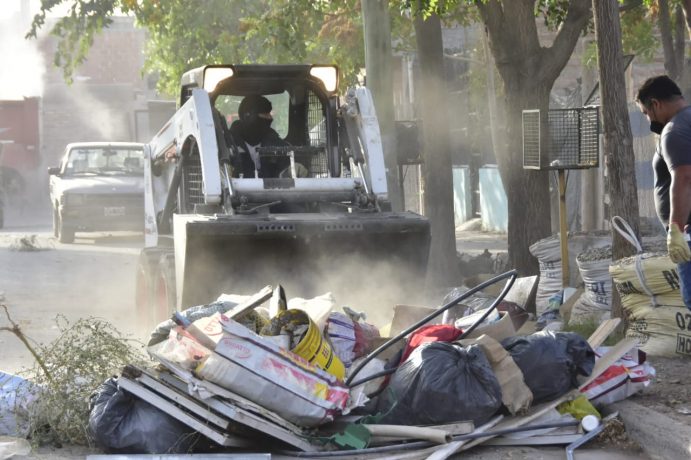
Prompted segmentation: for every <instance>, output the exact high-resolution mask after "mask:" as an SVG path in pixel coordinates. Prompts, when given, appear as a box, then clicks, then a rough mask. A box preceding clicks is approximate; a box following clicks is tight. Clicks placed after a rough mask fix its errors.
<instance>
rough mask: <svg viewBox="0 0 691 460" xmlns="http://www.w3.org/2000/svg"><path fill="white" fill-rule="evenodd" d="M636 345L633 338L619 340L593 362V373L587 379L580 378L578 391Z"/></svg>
mask: <svg viewBox="0 0 691 460" xmlns="http://www.w3.org/2000/svg"><path fill="white" fill-rule="evenodd" d="M637 345H638V339H635V338H631V337H630V338H625V339H623V340H620V341H619V343H617V344H616V345H615V346H613V347H612V348H610V349H609V351H607V353H605V354H604V355H602V357H601V358H600V359H598V360H597V361H595V367H594V368H593V372H591V373H590V376H589V377H580V378H579V379H578V383H579V384H580V386H579V387H578V388H579V389H583V388H584V387H585V386H586V385H588V384H590V383H591V382H592V381H593V380H595V379H596V378H598V377H599V376H600V375H601V374H602V373H603V372H605V371H606V370H607V368H608V367H609V366H611V365H612V364H614V363H616V362H617V360H619V358H621V357H622V356H624V355H625V354H626V353H628V352H629V350H631V349H632V348H633V347H635V346H637Z"/></svg>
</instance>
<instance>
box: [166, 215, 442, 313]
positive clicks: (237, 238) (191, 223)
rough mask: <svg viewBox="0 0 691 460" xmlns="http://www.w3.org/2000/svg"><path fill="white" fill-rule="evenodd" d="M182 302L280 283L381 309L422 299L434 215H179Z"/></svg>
mask: <svg viewBox="0 0 691 460" xmlns="http://www.w3.org/2000/svg"><path fill="white" fill-rule="evenodd" d="M174 225H175V231H174V235H175V238H176V240H175V248H176V254H175V258H176V260H175V265H176V277H177V279H178V280H179V281H178V282H177V283H176V284H177V287H178V292H177V294H178V297H177V300H178V308H182V309H184V308H188V307H190V306H194V305H200V304H206V303H209V302H211V301H213V300H215V299H216V298H217V297H218V296H219V295H220V294H222V293H228V294H231V293H232V294H252V293H254V292H256V291H258V290H259V289H261V288H262V287H264V286H266V285H267V284H271V285H274V286H275V285H277V284H281V285H282V286H283V287H284V288H285V290H286V294H287V296H288V298H291V297H303V298H311V297H314V296H317V295H321V294H324V293H326V292H331V293H332V294H333V295H334V297H335V299H336V301H337V303H338V304H339V305H349V306H351V307H353V308H355V309H359V310H364V311H368V312H371V313H375V312H377V311H381V312H385V311H390V309H391V308H392V307H393V305H394V304H395V303H405V304H411V303H416V302H418V301H419V299H417V298H416V295H417V294H420V293H421V292H422V290H423V287H424V282H425V274H426V268H427V258H428V254H429V245H430V229H429V222H428V221H427V219H426V218H424V217H422V216H419V215H417V214H414V213H391V212H388V213H387V212H385V213H376V214H375V213H372V214H365V213H362V214H346V213H343V214H274V215H270V216H243V215H235V216H218V217H211V216H199V215H176V216H175V222H174Z"/></svg>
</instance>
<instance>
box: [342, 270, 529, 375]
mask: <svg viewBox="0 0 691 460" xmlns="http://www.w3.org/2000/svg"><path fill="white" fill-rule="evenodd" d="M517 276H518V272H517V271H516V270H511V271H508V272H506V273H502V274H501V275H498V276H495V277H494V278H491V279H489V280H487V281H485V282H483V283H480V284H478V285H477V286H475V287H474V288H472V289H469V290H468V291H466V292H464V293H463V294H461V295H459V296H458V297H456V298H455V299H453V300H452V301H450V302H449V303H447V304H446V305H444V306H442V307H440V308H439V309H437V310H435V311H434V312H433V313H430V314H429V315H427V316H426V317H424V318H423V319H421V320H420V321H418V322H417V323H415V324H413V325H412V326H410V327H408V328H407V329H405V330H403V331H401V332H400V333H398V334H397V335H396V336H395V337H392V338H391V339H389V340H388V341H386V342H384V343H383V344H382V345H381V346H379V348H377V349H376V350H374V351H372V352H371V353H370V354H368V355H367V356H366V357H365V359H363V360H362V361H361V362H360V364H358V366H357V367H356V368H355V369H354V370H353V372H351V374H350V376H348V379H347V380H346V382H345V384H346V386H350V387H352V386H353V385H351V382H352V381H353V378H354V377H355V376H356V375H357V374H358V373H359V372H360V371H361V370H362V369H363V368H364V367H365V366H366V365H367V363H369V362H370V361H372V359H374V358H375V357H376V356H377V355H378V354H380V353H381V352H383V351H384V350H386V349H387V348H389V347H390V346H391V345H393V344H394V343H396V342H398V341H399V340H401V339H402V338H403V337H405V336H406V335H408V334H410V333H411V332H413V331H414V330H416V329H417V328H419V327H420V326H422V325H423V324H425V323H427V322H429V321H430V320H432V319H434V318H436V317H437V316H439V315H440V314H442V313H444V312H445V311H446V310H448V309H449V308H451V307H453V306H454V305H456V304H457V303H459V302H460V301H461V300H464V299H466V298H468V297H470V296H471V295H473V294H475V293H476V292H478V291H481V290H483V289H485V288H486V287H488V286H491V285H492V284H494V283H496V282H498V281H501V280H503V279H505V278H509V281H507V282H506V285H505V286H504V289H503V290H502V291H501V293H500V294H499V297H497V299H496V300H495V301H494V302H493V303H492V305H490V307H489V308H487V311H486V312H485V314H484V315H482V317H481V318H479V319H478V320H477V321H476V322H475V324H473V325H472V326H470V327H469V328H468V329H467V330H466V331H464V332H463V333H462V334H461V335H460V337H459V338H458V340H461V339H463V338H464V337H466V336H467V335H468V334H469V333H471V332H472V331H473V330H474V329H475V328H476V327H477V326H478V325H479V324H480V323H481V322H482V321H484V320H485V318H487V316H489V314H490V313H492V311H493V310H494V308H496V306H497V305H499V302H501V301H502V300H503V299H504V297H505V296H506V294H507V293H508V292H509V290H510V289H511V287H512V286H513V283H514V281H515V280H516V277H517ZM366 381H367V380H365V379H362V380H361V381H360V382H366Z"/></svg>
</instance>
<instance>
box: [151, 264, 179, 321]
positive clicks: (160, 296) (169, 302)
mask: <svg viewBox="0 0 691 460" xmlns="http://www.w3.org/2000/svg"><path fill="white" fill-rule="evenodd" d="M154 303H155V305H154V319H155V320H156V323H157V324H158V323H159V322H161V321H165V320H166V319H169V318H170V316H171V315H172V314H173V312H174V311H175V309H176V303H177V302H176V292H175V256H174V255H173V254H171V253H165V254H162V255H161V258H160V260H159V263H158V276H157V277H156V284H155V287H154Z"/></svg>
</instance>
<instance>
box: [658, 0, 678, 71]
mask: <svg viewBox="0 0 691 460" xmlns="http://www.w3.org/2000/svg"><path fill="white" fill-rule="evenodd" d="M657 4H658V13H657V26H658V28H659V29H660V38H661V40H662V53H663V55H664V57H665V71H666V72H667V75H669V77H670V78H671V79H672V80H678V79H679V68H678V67H677V60H676V53H675V52H674V36H673V30H672V21H671V20H670V14H669V2H668V0H658V2H657Z"/></svg>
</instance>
